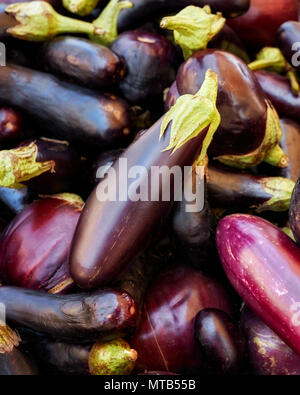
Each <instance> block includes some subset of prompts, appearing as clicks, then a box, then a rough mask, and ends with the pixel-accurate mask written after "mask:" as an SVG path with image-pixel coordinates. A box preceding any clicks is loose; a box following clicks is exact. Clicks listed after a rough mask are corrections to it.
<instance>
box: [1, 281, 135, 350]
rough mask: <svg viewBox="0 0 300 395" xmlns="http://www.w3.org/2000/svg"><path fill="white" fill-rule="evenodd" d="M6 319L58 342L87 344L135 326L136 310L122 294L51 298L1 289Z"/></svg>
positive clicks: (106, 292) (107, 291)
mask: <svg viewBox="0 0 300 395" xmlns="http://www.w3.org/2000/svg"><path fill="white" fill-rule="evenodd" d="M0 303H3V304H4V305H5V312H6V319H7V320H8V321H10V322H13V323H15V324H17V325H20V326H24V327H27V328H29V329H33V330H35V331H38V332H42V333H44V334H46V335H49V336H51V337H53V338H55V339H57V340H63V341H68V342H75V343H77V342H78V343H88V342H93V341H95V340H98V339H99V338H100V337H105V338H109V339H114V338H116V337H119V336H120V334H124V333H127V332H130V331H131V330H132V329H134V328H135V326H136V319H137V308H136V305H135V303H134V300H133V299H132V298H131V296H129V295H128V294H127V293H125V292H119V291H115V290H112V289H104V290H98V291H95V292H93V293H77V294H70V295H53V294H49V293H46V292H43V291H36V290H31V289H30V290H29V289H25V288H19V287H11V286H2V287H0Z"/></svg>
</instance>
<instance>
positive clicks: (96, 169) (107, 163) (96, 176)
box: [90, 149, 124, 186]
mask: <svg viewBox="0 0 300 395" xmlns="http://www.w3.org/2000/svg"><path fill="white" fill-rule="evenodd" d="M123 151H124V150H123V149H116V150H111V151H104V152H101V154H100V155H98V156H97V157H96V159H95V160H94V161H93V164H92V167H91V176H90V178H91V182H92V184H93V186H96V185H97V184H98V183H99V181H100V179H101V178H104V176H105V171H104V169H106V171H107V170H108V169H109V168H110V167H111V166H112V165H113V164H114V163H115V161H116V160H117V159H118V157H119V156H120V155H121V154H122V153H123Z"/></svg>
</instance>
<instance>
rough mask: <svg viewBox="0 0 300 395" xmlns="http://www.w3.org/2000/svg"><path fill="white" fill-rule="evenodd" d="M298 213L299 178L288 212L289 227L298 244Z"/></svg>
mask: <svg viewBox="0 0 300 395" xmlns="http://www.w3.org/2000/svg"><path fill="white" fill-rule="evenodd" d="M299 212H300V178H299V180H298V181H297V183H296V185H295V188H294V191H293V195H292V199H291V205H290V211H289V222H290V227H291V230H292V232H293V235H294V237H295V239H296V240H297V242H298V243H300V221H299V219H300V218H299Z"/></svg>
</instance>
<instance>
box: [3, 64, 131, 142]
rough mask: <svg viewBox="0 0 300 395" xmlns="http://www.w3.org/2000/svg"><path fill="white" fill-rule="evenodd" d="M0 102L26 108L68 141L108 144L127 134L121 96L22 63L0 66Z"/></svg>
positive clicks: (127, 116) (125, 108) (127, 118)
mask: <svg viewBox="0 0 300 395" xmlns="http://www.w3.org/2000/svg"><path fill="white" fill-rule="evenodd" d="M0 102H5V103H6V104H8V105H11V106H14V107H16V108H19V109H20V110H22V111H24V112H26V113H27V114H29V115H31V116H32V117H33V118H35V119H36V120H37V121H39V123H40V124H41V127H43V128H44V129H47V130H48V132H49V133H50V134H51V135H53V136H55V137H58V138H63V139H65V140H68V141H70V142H71V141H76V142H79V143H81V144H89V145H97V146H101V147H107V146H111V145H112V146H113V145H122V143H124V142H125V141H127V140H128V137H129V135H130V129H129V128H130V117H131V116H130V112H129V109H128V106H127V105H126V103H125V102H123V101H122V100H121V99H118V98H117V97H116V96H114V95H111V94H107V95H105V94H103V95H100V94H97V95H96V94H95V93H93V92H92V91H90V90H87V89H84V88H81V87H78V86H75V85H72V84H69V83H66V82H62V81H60V80H59V79H57V78H56V77H54V76H52V75H49V74H47V73H42V72H38V71H33V70H30V69H27V68H25V67H21V66H16V65H10V66H6V67H1V68H0Z"/></svg>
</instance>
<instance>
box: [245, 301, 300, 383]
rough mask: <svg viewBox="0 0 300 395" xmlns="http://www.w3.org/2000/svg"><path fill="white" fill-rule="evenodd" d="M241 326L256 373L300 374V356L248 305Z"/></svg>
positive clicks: (269, 374)
mask: <svg viewBox="0 0 300 395" xmlns="http://www.w3.org/2000/svg"><path fill="white" fill-rule="evenodd" d="M241 327H242V329H243V332H244V333H245V336H246V340H247V343H248V354H249V358H250V364H251V367H252V370H253V372H254V373H255V374H259V375H264V376H265V375H268V376H271V375H280V376H286V375H299V374H300V356H299V355H298V354H297V353H296V352H295V351H293V350H292V349H291V348H290V347H289V346H287V345H286V344H285V343H284V342H283V341H282V340H281V339H280V337H279V336H277V335H276V333H275V332H273V331H272V329H270V328H269V327H268V326H267V325H265V324H264V323H263V321H261V320H260V319H259V318H258V317H257V316H256V315H255V314H254V313H253V312H252V311H251V310H250V309H249V308H247V307H246V308H244V309H243V311H242V315H241Z"/></svg>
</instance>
